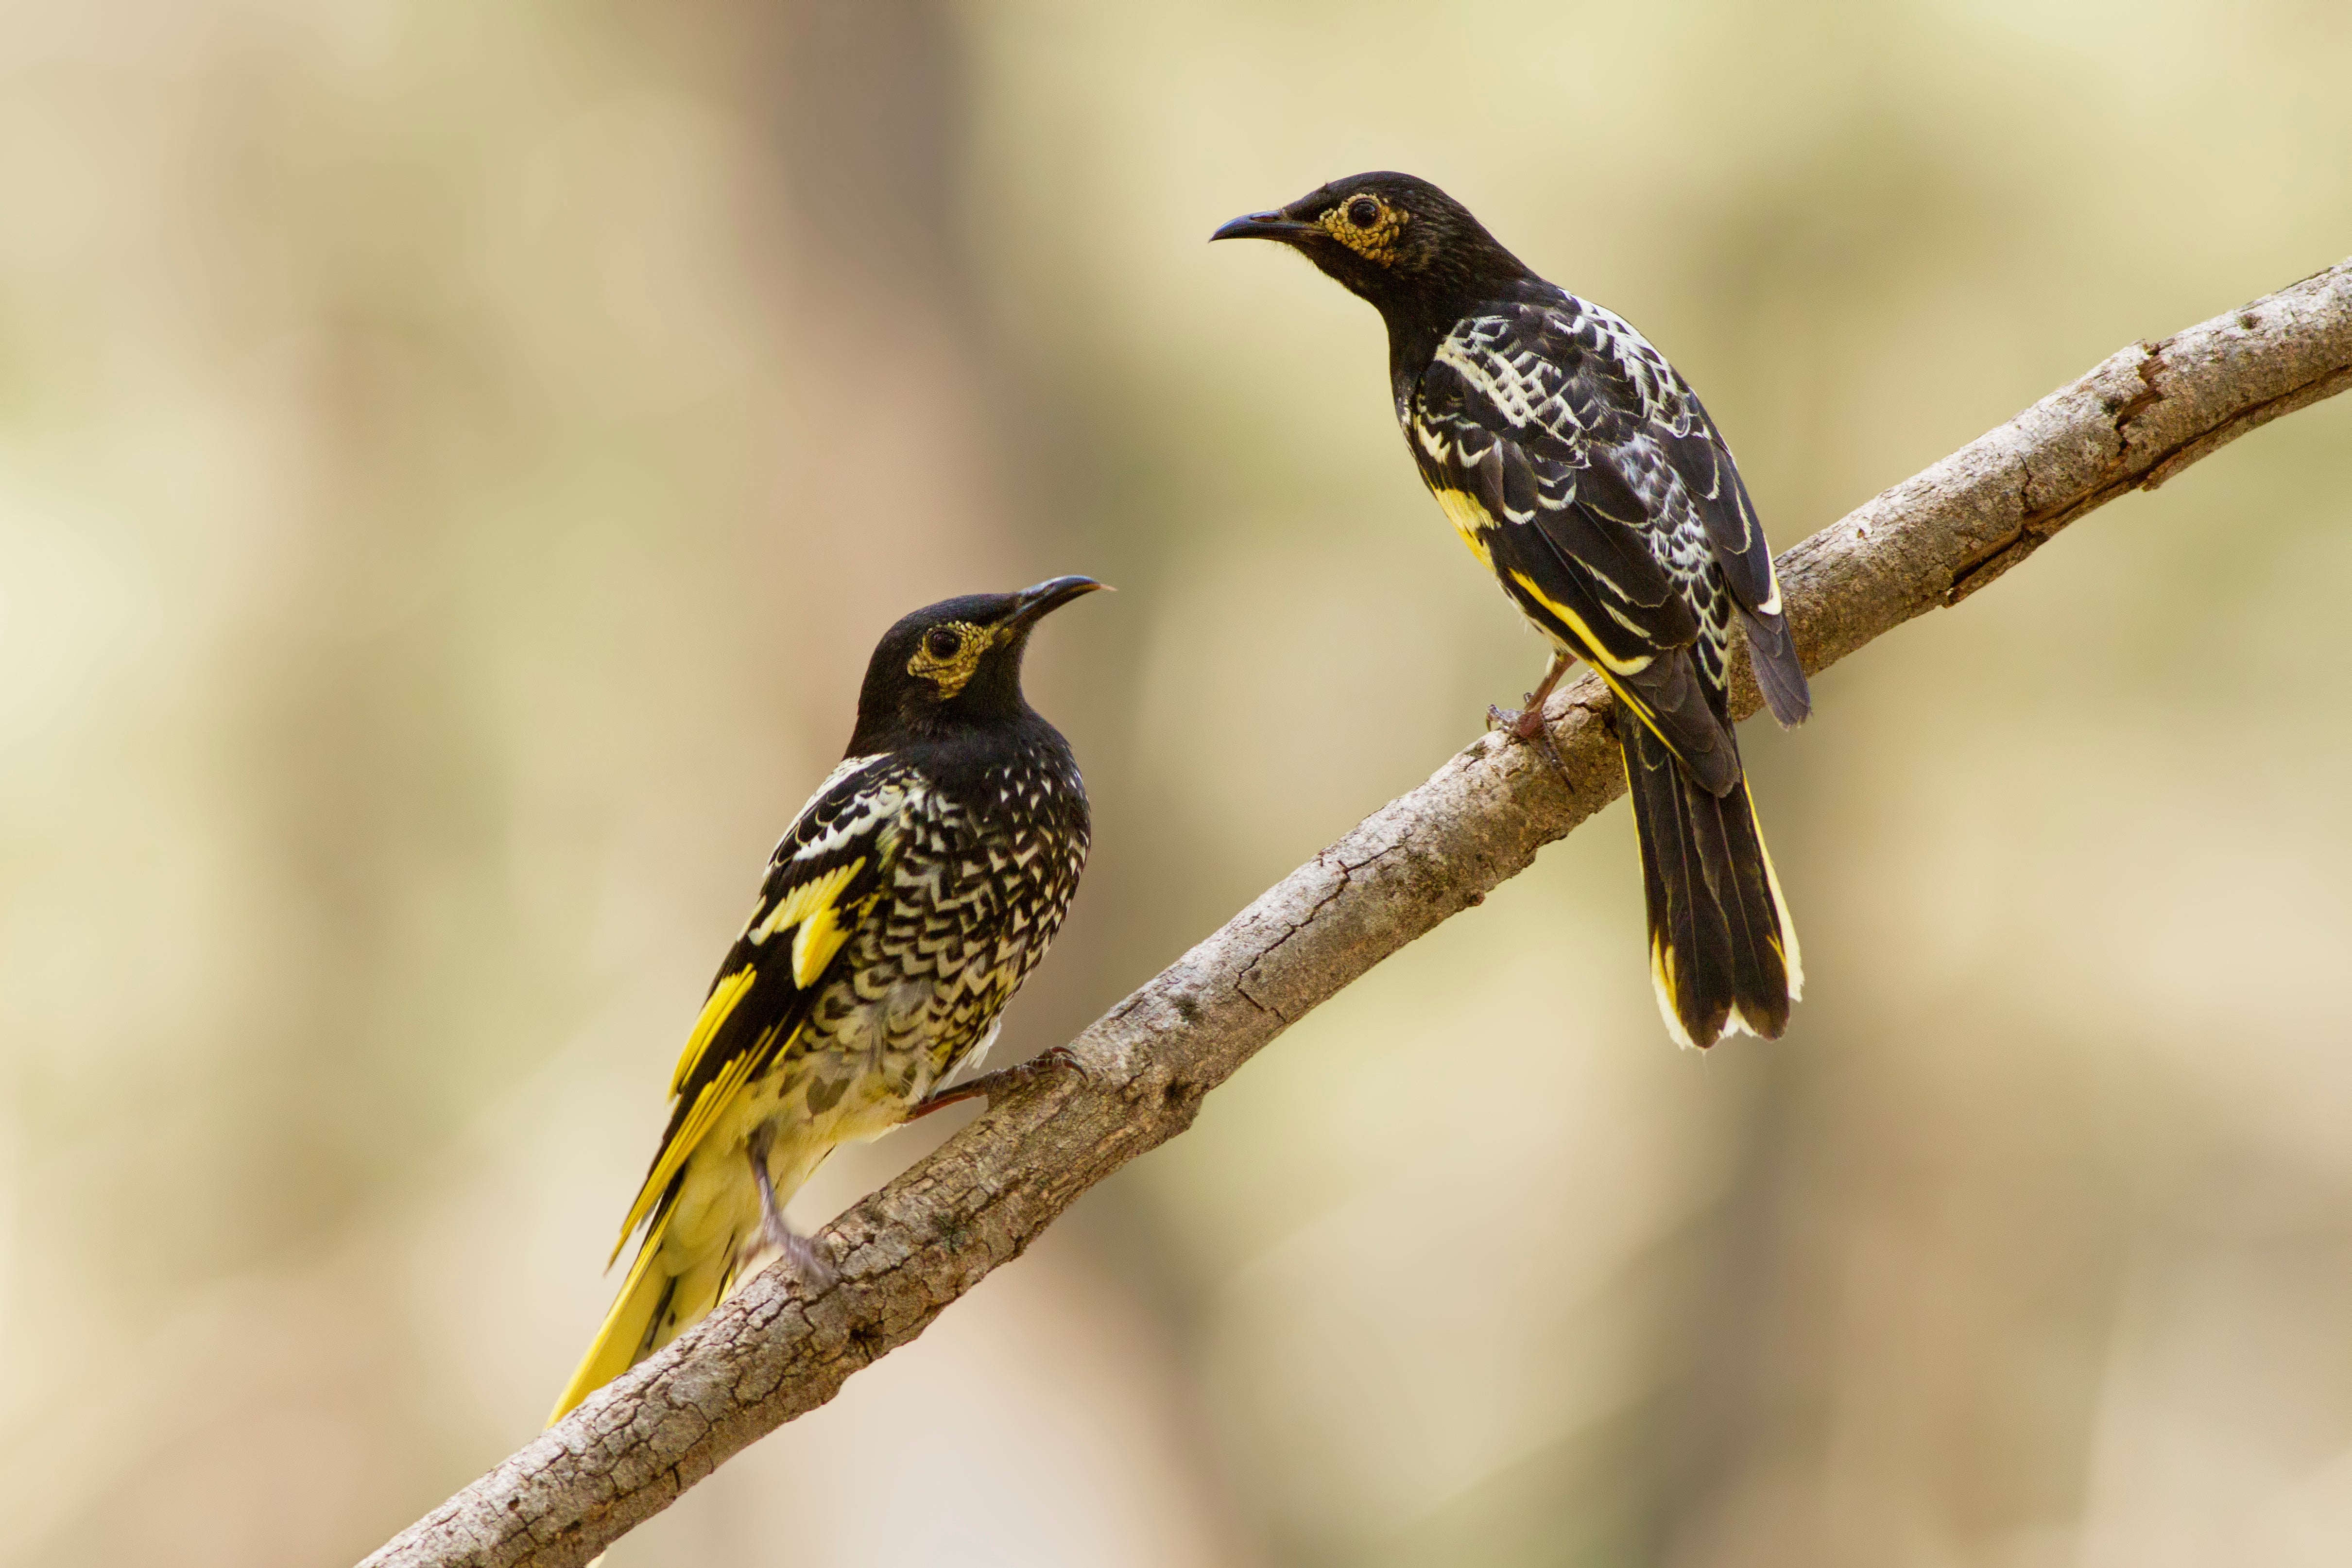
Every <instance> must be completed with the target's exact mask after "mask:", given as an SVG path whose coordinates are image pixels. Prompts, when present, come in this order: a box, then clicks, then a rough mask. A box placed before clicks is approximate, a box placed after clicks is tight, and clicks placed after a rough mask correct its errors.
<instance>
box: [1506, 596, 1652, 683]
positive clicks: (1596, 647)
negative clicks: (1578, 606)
mask: <svg viewBox="0 0 2352 1568" xmlns="http://www.w3.org/2000/svg"><path fill="white" fill-rule="evenodd" d="M1511 581H1513V582H1514V583H1517V584H1518V585H1519V586H1520V587H1522V588H1525V589H1526V590H1527V591H1528V596H1529V597H1531V598H1533V599H1534V600H1535V602H1536V603H1537V604H1538V605H1542V606H1543V607H1544V608H1545V609H1547V610H1549V611H1550V612H1551V613H1552V614H1553V615H1555V616H1559V618H1560V620H1561V622H1562V623H1563V624H1564V625H1566V626H1567V627H1568V629H1569V630H1570V631H1572V632H1574V633H1575V634H1576V635H1577V636H1578V637H1580V638H1582V639H1583V642H1584V650H1583V651H1584V653H1585V655H1586V657H1588V658H1591V660H1592V662H1593V663H1594V664H1596V665H1598V666H1599V667H1600V668H1601V669H1602V670H1603V671H1604V672H1607V673H1610V674H1614V675H1639V674H1641V673H1642V671H1643V670H1645V669H1647V668H1650V663H1651V659H1650V656H1649V655H1648V654H1646V653H1644V654H1636V655H1635V656H1634V657H1633V658H1615V657H1614V656H1612V654H1611V653H1610V652H1609V650H1608V648H1607V647H1605V646H1603V645H1602V643H1601V639H1600V638H1599V637H1594V636H1593V635H1592V628H1591V626H1587V625H1585V624H1584V617H1583V616H1580V615H1578V614H1577V613H1576V612H1575V611H1574V610H1571V609H1570V608H1569V607H1568V606H1567V605H1563V604H1561V603H1560V602H1559V600H1557V599H1555V598H1553V597H1552V596H1551V595H1549V594H1547V593H1545V592H1544V591H1543V590H1542V589H1541V588H1539V587H1538V586H1537V585H1536V580H1535V579H1534V578H1532V577H1530V576H1528V574H1526V573H1524V572H1522V571H1519V570H1518V569H1517V567H1514V568H1512V570H1511ZM1610 684H1611V685H1612V686H1613V685H1615V684H1616V683H1615V682H1614V681H1612V682H1611V683H1610Z"/></svg>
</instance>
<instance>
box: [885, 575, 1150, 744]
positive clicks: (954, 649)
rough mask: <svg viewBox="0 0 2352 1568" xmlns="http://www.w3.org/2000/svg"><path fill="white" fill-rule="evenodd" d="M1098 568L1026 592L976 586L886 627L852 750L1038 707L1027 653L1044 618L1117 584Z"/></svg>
mask: <svg viewBox="0 0 2352 1568" xmlns="http://www.w3.org/2000/svg"><path fill="white" fill-rule="evenodd" d="M1108 586H1109V584H1107V583H1097V582H1096V581H1095V580H1094V579H1093V578H1091V577H1054V578H1050V579H1048V580H1047V581H1045V582H1043V583H1039V584H1035V585H1034V587H1028V588H1024V589H1022V590H1021V591H1020V592H1019V593H1017V594H967V595H963V596H962V597H961V598H957V599H942V600H940V602H939V603H938V604H936V605H925V606H923V607H922V608H921V609H919V610H917V611H916V612H915V613H914V614H913V615H910V616H906V617H905V618H904V619H902V620H900V621H899V622H898V625H897V626H892V627H891V628H890V629H889V630H888V631H887V632H885V633H883V634H882V640H881V641H880V642H879V643H877V644H876V645H875V648H874V657H873V658H872V659H871V660H869V661H868V662H867V664H866V681H865V684H864V685H863V686H861V687H860V688H859V689H858V692H857V731H856V734H854V735H852V736H851V737H850V741H849V750H848V752H847V753H846V754H847V755H849V756H853V757H856V756H867V755H871V754H872V753H874V752H891V751H897V750H898V749H899V748H900V747H902V746H905V745H906V744H908V742H913V741H921V740H926V739H932V738H936V737H940V736H944V735H948V734H950V733H953V732H955V731H959V730H974V729H988V728H992V727H995V726H1001V725H1003V724H1007V723H1011V722H1013V721H1017V720H1019V719H1021V718H1023V717H1024V716H1026V715H1028V714H1029V712H1030V711H1031V710H1030V707H1029V702H1028V700H1027V699H1026V698H1025V697H1024V696H1023V695H1022V693H1021V656H1022V654H1023V653H1024V652H1025V651H1026V650H1027V648H1028V646H1029V634H1030V632H1031V631H1032V630H1033V629H1034V627H1035V626H1036V625H1037V623H1038V621H1040V620H1041V619H1043V618H1044V617H1045V616H1048V615H1050V614H1052V613H1053V612H1054V611H1055V610H1058V609H1060V608H1061V607H1062V606H1063V605H1066V604H1068V603H1070V602H1071V601H1072V600H1074V599H1077V598H1079V597H1081V596H1083V595H1087V594H1091V593H1093V592H1095V591H1096V590H1097V589H1100V588H1107V587H1108Z"/></svg>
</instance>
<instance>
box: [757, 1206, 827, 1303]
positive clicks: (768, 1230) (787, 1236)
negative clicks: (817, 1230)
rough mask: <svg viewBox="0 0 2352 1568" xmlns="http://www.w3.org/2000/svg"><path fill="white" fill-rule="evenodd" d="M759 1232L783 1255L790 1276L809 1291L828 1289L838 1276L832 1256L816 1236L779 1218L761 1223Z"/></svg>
mask: <svg viewBox="0 0 2352 1568" xmlns="http://www.w3.org/2000/svg"><path fill="white" fill-rule="evenodd" d="M761 1233H762V1234H763V1235H764V1236H765V1237H766V1238H767V1242H768V1245H769V1246H771V1247H774V1248H775V1249H776V1250H777V1251H778V1252H781V1253H782V1254H783V1257H784V1263H785V1265H786V1267H788V1268H791V1269H792V1271H793V1276H794V1277H795V1278H796V1279H799V1280H800V1282H801V1283H802V1284H803V1285H805V1286H807V1287H808V1288H809V1289H811V1290H829V1289H832V1288H833V1282H834V1281H835V1279H839V1278H840V1276H839V1275H837V1274H835V1272H834V1268H833V1259H831V1258H827V1257H826V1256H825V1255H824V1248H822V1247H818V1246H817V1244H816V1238H815V1237H807V1236H803V1235H802V1234H801V1233H800V1232H799V1231H796V1230H794V1229H793V1227H792V1226H788V1225H786V1224H785V1223H784V1222H783V1220H782V1218H781V1217H779V1218H778V1219H777V1220H776V1222H775V1223H774V1225H772V1226H768V1225H764V1224H763V1225H762V1226H761Z"/></svg>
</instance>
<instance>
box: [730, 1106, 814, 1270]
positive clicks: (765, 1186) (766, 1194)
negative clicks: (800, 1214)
mask: <svg viewBox="0 0 2352 1568" xmlns="http://www.w3.org/2000/svg"><path fill="white" fill-rule="evenodd" d="M774 1142H775V1129H774V1128H772V1127H761V1128H760V1129H759V1130H758V1131H755V1132H753V1133H752V1134H751V1138H750V1139H749V1140H747V1141H746V1142H745V1144H744V1147H743V1152H744V1153H745V1154H746V1155H748V1156H749V1157H750V1159H751V1182H752V1184H753V1185H755V1186H757V1187H758V1188H759V1189H760V1230H759V1236H760V1240H761V1243H762V1244H763V1245H765V1246H767V1247H773V1248H774V1249H775V1250H776V1251H777V1252H779V1253H781V1254H782V1256H783V1259H784V1262H785V1264H786V1266H788V1267H789V1268H791V1269H792V1271H793V1277H794V1278H796V1279H799V1280H800V1282H801V1283H802V1284H803V1285H804V1286H806V1287H807V1288H808V1289H811V1290H826V1289H832V1287H833V1282H834V1279H835V1278H836V1276H835V1273H834V1270H833V1260H832V1259H831V1258H827V1257H825V1255H824V1252H823V1251H821V1250H820V1249H819V1248H818V1247H817V1244H816V1243H815V1241H814V1240H813V1239H812V1238H810V1237H805V1236H803V1235H802V1234H801V1233H800V1232H799V1231H796V1230H794V1229H793V1227H792V1226H790V1225H789V1224H787V1223H786V1222H785V1219H784V1205H782V1204H781V1203H778V1202H777V1201H776V1182H775V1178H774V1177H773V1176H772V1175H771V1174H769V1172H768V1151H769V1149H770V1148H771V1147H772V1145H773V1143H774Z"/></svg>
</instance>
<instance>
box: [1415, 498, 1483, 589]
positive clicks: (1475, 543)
mask: <svg viewBox="0 0 2352 1568" xmlns="http://www.w3.org/2000/svg"><path fill="white" fill-rule="evenodd" d="M1429 493H1430V494H1432V495H1433V496H1435V497H1436V498H1437V504H1438V505H1439V506H1441V507H1443V508H1444V509H1445V519H1446V521H1448V522H1451V523H1452V524H1453V525H1454V532H1456V533H1458V534H1460V535H1461V536H1462V542H1463V543H1465V544H1466V545H1468V546H1469V547H1470V553H1471V554H1473V555H1475V556H1476V557H1477V558H1478V563H1479V564H1480V565H1482V566H1484V567H1486V570H1488V571H1489V572H1491V571H1493V570H1494V569H1495V558H1494V556H1493V555H1491V554H1490V553H1488V552H1487V550H1486V541H1485V540H1483V539H1481V538H1479V537H1478V536H1479V534H1480V533H1482V532H1484V531H1486V530H1487V529H1490V528H1492V527H1494V526H1495V520H1494V519H1493V518H1491V517H1488V516H1487V515H1486V508H1485V507H1483V506H1480V505H1479V504H1478V501H1477V498H1476V497H1475V496H1473V495H1472V494H1471V493H1470V492H1469V491H1468V490H1453V489H1445V490H1442V489H1437V488H1436V487H1435V486H1432V487H1431V488H1430V492H1429Z"/></svg>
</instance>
